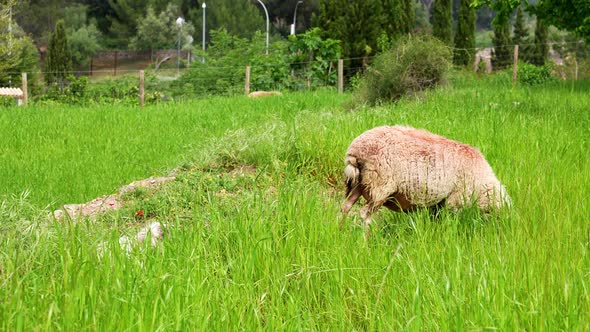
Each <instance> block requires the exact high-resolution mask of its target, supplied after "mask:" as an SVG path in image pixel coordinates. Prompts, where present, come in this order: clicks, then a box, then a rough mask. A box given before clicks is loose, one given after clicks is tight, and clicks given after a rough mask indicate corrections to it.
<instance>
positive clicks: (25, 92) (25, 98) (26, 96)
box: [22, 73, 29, 106]
mask: <svg viewBox="0 0 590 332" xmlns="http://www.w3.org/2000/svg"><path fill="white" fill-rule="evenodd" d="M22 85H23V87H22V89H23V105H24V106H27V102H28V101H29V91H28V84H27V73H23V77H22Z"/></svg>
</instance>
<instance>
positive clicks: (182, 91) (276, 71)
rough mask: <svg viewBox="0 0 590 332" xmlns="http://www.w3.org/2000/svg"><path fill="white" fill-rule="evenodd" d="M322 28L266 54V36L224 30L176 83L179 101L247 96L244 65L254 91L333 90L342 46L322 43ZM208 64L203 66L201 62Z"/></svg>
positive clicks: (277, 44) (274, 45)
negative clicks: (216, 95) (250, 36)
mask: <svg viewBox="0 0 590 332" xmlns="http://www.w3.org/2000/svg"><path fill="white" fill-rule="evenodd" d="M320 34H321V32H320V30H319V29H312V30H310V31H308V32H307V33H305V34H300V35H295V36H290V37H289V42H284V41H274V42H272V43H271V45H270V46H271V48H270V52H269V54H265V48H266V45H265V35H264V34H262V33H257V34H256V35H255V36H254V37H253V38H252V39H251V40H250V39H245V38H240V37H238V36H234V35H231V34H230V33H229V32H227V31H225V30H224V29H222V30H219V31H216V30H214V31H211V44H210V45H209V48H208V49H207V51H206V52H205V53H203V52H202V51H200V50H197V51H196V56H195V57H196V61H195V62H193V63H192V65H191V68H189V69H188V70H187V71H186V72H184V73H183V74H182V76H181V77H180V78H179V79H178V80H176V81H174V82H173V83H172V89H173V94H174V95H175V96H179V97H180V96H191V95H193V96H202V95H213V94H223V95H232V94H240V93H243V91H244V76H245V69H246V66H248V65H249V66H251V73H250V90H251V91H255V90H277V89H281V90H282V89H303V88H311V87H316V86H325V85H333V84H335V82H336V79H337V72H336V70H335V62H336V60H337V59H339V58H340V47H339V43H338V41H335V40H332V39H326V40H324V39H322V38H321V36H320ZM202 57H203V58H205V61H204V62H202V61H200V60H201V58H202Z"/></svg>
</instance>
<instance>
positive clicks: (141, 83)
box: [139, 70, 145, 107]
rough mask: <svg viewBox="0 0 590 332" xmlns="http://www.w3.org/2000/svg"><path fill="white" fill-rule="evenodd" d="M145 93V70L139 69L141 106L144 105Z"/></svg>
mask: <svg viewBox="0 0 590 332" xmlns="http://www.w3.org/2000/svg"><path fill="white" fill-rule="evenodd" d="M144 97H145V93H144V72H143V70H140V71H139V106H141V107H143V101H144Z"/></svg>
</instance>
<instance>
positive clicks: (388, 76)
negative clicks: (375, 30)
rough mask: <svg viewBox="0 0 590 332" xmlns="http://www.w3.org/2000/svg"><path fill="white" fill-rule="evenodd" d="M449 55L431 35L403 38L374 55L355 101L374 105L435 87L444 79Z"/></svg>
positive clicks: (446, 49)
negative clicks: (388, 48) (389, 47)
mask: <svg viewBox="0 0 590 332" xmlns="http://www.w3.org/2000/svg"><path fill="white" fill-rule="evenodd" d="M451 59H452V52H451V50H450V48H448V47H447V46H446V45H445V44H443V43H442V42H441V41H439V40H438V39H436V38H434V37H432V36H428V35H423V36H410V37H406V38H402V39H400V40H399V41H398V42H397V44H396V45H395V46H394V47H393V48H392V49H390V50H388V51H385V52H383V53H381V54H380V55H378V56H377V57H375V60H374V62H373V64H372V65H371V66H370V68H369V69H368V70H367V72H366V74H365V76H364V77H363V78H362V80H361V82H360V85H359V88H358V89H357V90H356V92H355V101H356V102H361V103H367V104H369V105H375V104H378V103H383V102H392V101H396V100H398V99H400V98H401V97H403V96H405V95H409V94H414V93H416V92H420V91H422V90H425V89H429V88H432V87H435V86H437V85H438V84H441V83H443V82H444V81H445V80H446V76H447V73H448V71H449V69H450V66H451Z"/></svg>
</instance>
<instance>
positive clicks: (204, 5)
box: [201, 2, 207, 63]
mask: <svg viewBox="0 0 590 332" xmlns="http://www.w3.org/2000/svg"><path fill="white" fill-rule="evenodd" d="M201 7H203V53H205V12H206V11H207V5H206V4H205V3H204V2H203V5H202V6H201ZM201 61H202V62H203V63H205V55H203V58H202V59H201Z"/></svg>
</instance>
